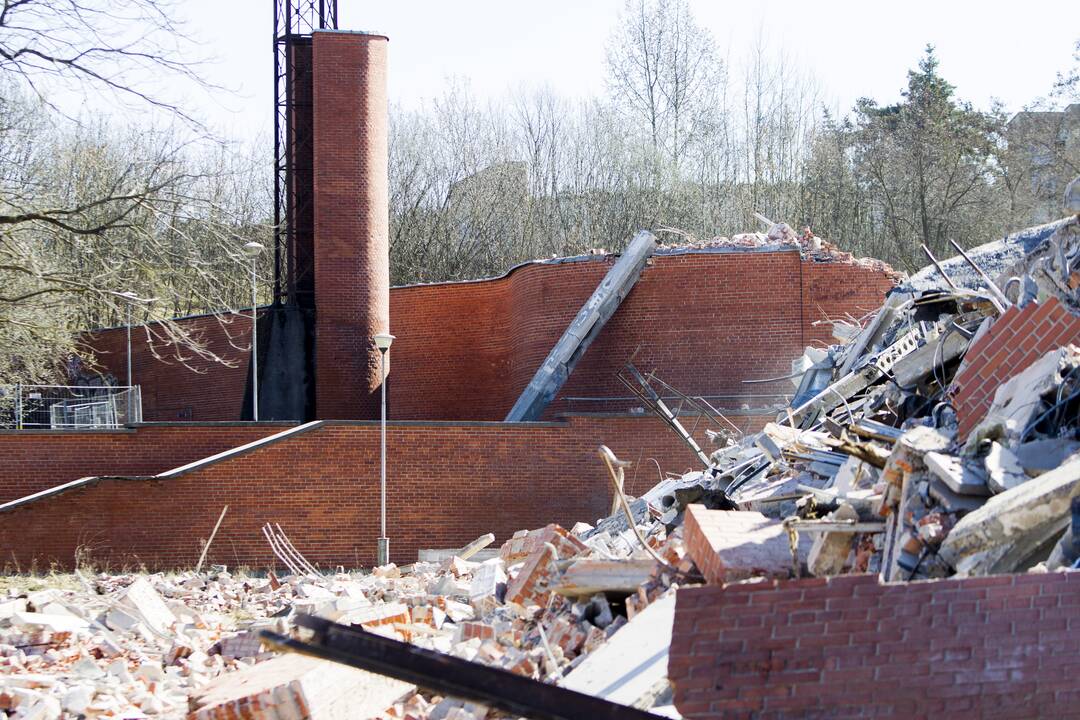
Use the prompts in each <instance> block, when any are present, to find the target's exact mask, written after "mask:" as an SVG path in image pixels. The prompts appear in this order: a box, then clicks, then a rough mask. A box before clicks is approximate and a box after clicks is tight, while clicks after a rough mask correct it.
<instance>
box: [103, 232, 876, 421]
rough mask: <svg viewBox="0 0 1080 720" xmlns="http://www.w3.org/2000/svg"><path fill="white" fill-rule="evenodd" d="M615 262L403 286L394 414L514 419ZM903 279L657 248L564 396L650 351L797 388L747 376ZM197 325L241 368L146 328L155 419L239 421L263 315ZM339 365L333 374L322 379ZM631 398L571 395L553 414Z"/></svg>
mask: <svg viewBox="0 0 1080 720" xmlns="http://www.w3.org/2000/svg"><path fill="white" fill-rule="evenodd" d="M608 260H610V258H609V259H605V258H603V257H597V258H586V259H579V260H570V261H565V262H560V263H531V264H527V265H523V266H521V267H519V268H517V269H516V270H514V271H513V272H510V273H509V274H507V275H505V276H503V277H500V278H493V279H489V280H476V281H472V282H460V283H439V284H431V285H410V286H406V287H399V288H393V289H392V290H391V291H390V318H391V330H392V332H393V333H394V334H395V335H397V340H396V341H395V342H394V346H393V349H392V350H391V355H392V358H393V359H392V363H391V365H392V373H391V376H390V382H389V396H390V414H391V417H392V418H395V419H399V420H403V419H404V420H501V419H502V418H503V417H505V416H506V412H507V411H508V410H509V409H510V407H511V406H512V405H513V404H514V400H516V399H517V396H518V395H519V394H520V393H521V390H522V389H523V388H524V387H525V385H526V384H527V383H528V382H529V379H530V378H531V377H532V375H533V373H535V372H536V369H537V368H538V367H539V366H540V363H542V362H543V361H544V358H545V357H546V355H547V353H548V351H550V350H551V347H552V346H553V345H554V344H555V342H556V341H557V340H558V339H559V337H560V335H561V334H562V332H563V331H564V330H565V329H566V326H567V324H568V323H569V322H570V321H571V320H572V319H573V317H574V314H575V313H576V312H577V311H578V309H580V307H581V304H582V303H583V302H585V300H586V299H587V298H588V297H589V294H590V293H592V291H593V290H594V289H595V288H596V285H597V283H599V282H600V280H601V279H602V278H603V276H604V273H606V272H607V270H608V267H609V263H608ZM891 286H892V282H891V281H890V280H889V278H888V276H887V275H886V274H885V273H883V272H880V271H878V270H874V269H872V268H869V267H864V266H860V265H855V264H851V263H845V262H816V261H813V260H810V259H805V258H801V257H800V256H799V253H798V252H796V251H794V250H771V251H761V250H753V251H752V250H729V251H725V252H717V251H701V250H690V251H685V252H681V253H679V254H674V253H669V254H660V255H656V256H654V257H653V258H652V259H651V260H650V264H649V265H648V266H647V267H646V268H645V270H644V272H643V273H642V275H641V279H640V280H639V281H638V283H637V285H636V286H635V287H634V289H633V290H632V291H631V292H630V294H629V295H628V296H627V298H626V299H625V300H624V301H623V303H622V306H621V307H620V308H619V310H618V312H616V313H615V316H614V317H613V318H612V319H611V320H610V321H609V322H608V324H607V325H606V326H605V327H604V330H603V332H601V333H600V336H599V337H598V338H597V339H596V341H595V342H594V343H593V345H592V346H591V347H590V348H589V350H588V352H586V353H585V356H584V357H583V358H582V360H581V363H580V364H579V365H578V366H577V368H576V369H575V370H574V374H573V375H571V376H570V380H569V381H568V382H567V384H566V386H565V387H564V389H563V392H562V393H561V394H560V397H561V398H566V397H573V396H591V397H596V396H603V397H611V396H626V395H627V392H626V389H625V388H624V387H623V386H622V385H620V384H619V382H618V381H617V380H616V379H615V372H616V371H617V370H618V369H619V368H620V367H622V365H623V363H625V362H626V361H627V360H629V359H630V357H631V356H633V355H634V354H635V352H636V353H637V356H636V358H635V363H637V364H638V366H639V367H641V368H642V369H643V370H655V371H656V373H657V375H658V376H659V377H660V378H662V379H664V380H666V381H668V382H670V383H672V384H673V385H675V387H678V388H679V389H681V390H683V391H684V392H687V393H691V394H698V395H710V396H717V395H723V396H726V397H723V398H720V399H717V400H714V401H713V402H714V404H715V403H719V404H720V405H721V406H725V407H729V408H739V407H741V406H742V405H743V404H744V403H746V404H749V405H751V406H753V407H757V406H759V405H760V404H761V403H763V402H765V400H767V398H756V397H755V396H760V395H767V394H770V393H781V394H787V395H791V394H792V392H793V391H794V388H793V387H792V385H791V383H790V382H787V381H781V382H778V383H769V384H754V385H746V384H743V382H742V381H743V380H747V379H754V378H767V377H778V376H782V375H787V374H788V373H789V372H791V364H790V363H791V360H792V359H793V358H795V357H798V356H799V355H800V354H801V353H802V350H803V347H804V346H806V345H819V346H821V345H825V344H828V343H829V342H831V340H830V333H831V330H832V328H831V326H830V325H829V324H828V323H827V322H826V321H827V320H828V319H835V318H842V317H845V316H847V315H852V316H856V317H857V316H861V315H863V314H866V313H868V312H870V311H872V310H874V309H876V308H877V307H878V306H880V305H881V302H882V298H883V296H884V294H885V292H886V291H887V290H888V289H889V288H890V287H891ZM321 297H322V295H320V298H321ZM349 302H354V300H350V301H349ZM184 322H192V323H197V324H198V325H199V328H200V329H201V330H202V331H203V332H204V333H205V336H206V338H207V341H208V343H209V344H210V345H211V347H212V349H214V350H215V351H217V352H220V353H222V354H224V355H226V356H228V357H230V358H232V359H234V360H236V361H237V367H235V368H234V369H230V368H226V367H223V366H220V365H211V366H206V367H203V366H202V365H200V367H199V369H200V370H201V371H202V372H201V374H196V373H193V372H191V371H190V370H187V369H186V368H184V367H183V366H181V365H179V364H173V365H162V364H160V363H158V362H157V361H156V360H154V359H153V358H152V357H150V356H149V353H148V352H147V348H146V344H145V341H144V340H143V339H142V338H143V337H144V335H143V334H142V333H141V332H140V331H139V330H138V329H137V330H136V333H135V334H134V336H133V337H134V340H135V348H134V357H135V382H136V383H141V384H142V385H143V410H144V417H145V419H146V420H148V421H150V420H174V419H178V418H183V419H189V420H236V419H238V418H239V416H240V406H241V403H242V402H243V396H244V383H245V381H246V373H247V372H248V364H247V353H246V350H245V351H239V350H237V349H236V348H235V347H233V345H236V346H238V347H240V348H246V346H247V343H248V339H249V336H248V334H247V333H248V332H249V331H250V322H245V321H244V320H243V319H242V318H241V321H240V322H238V323H233V324H232V325H229V326H228V329H229V332H230V334H232V335H234V336H235V337H234V339H233V341H232V345H231V344H230V343H229V342H228V340H227V338H226V337H225V334H224V333H223V332H221V331H220V330H219V329H216V320H215V319H214V318H194V319H192V320H190V321H184ZM90 344H91V345H94V346H96V347H99V348H102V349H103V350H105V351H107V352H105V353H103V354H102V355H101V357H100V360H101V361H102V363H104V364H105V366H106V367H107V368H109V370H110V371H111V372H112V373H113V375H115V376H116V377H118V378H122V377H123V376H124V372H125V369H124V362H125V355H124V330H123V328H119V329H113V330H105V331H101V332H99V333H97V334H95V335H94V336H93V337H92V338H91V340H90ZM342 367H344V366H342ZM354 371H355V369H354V370H353V371H350V372H354ZM329 377H330V376H327V375H325V373H324V374H322V375H320V378H321V379H320V381H319V382H320V383H321V382H323V381H325V380H327V379H328V378H329ZM340 382H346V380H345V379H340ZM631 404H636V403H629V402H623V403H622V407H617V408H612V407H602V406H597V405H593V404H585V403H576V404H570V403H567V402H566V401H564V400H560V401H557V402H556V403H555V404H554V405H553V406H552V408H551V413H550V414H549V417H553V416H554V415H553V413H557V412H560V411H564V410H567V409H573V410H576V411H590V410H601V409H602V410H611V409H619V410H625V409H626V407H627V406H629V405H631ZM345 414H347V413H345Z"/></svg>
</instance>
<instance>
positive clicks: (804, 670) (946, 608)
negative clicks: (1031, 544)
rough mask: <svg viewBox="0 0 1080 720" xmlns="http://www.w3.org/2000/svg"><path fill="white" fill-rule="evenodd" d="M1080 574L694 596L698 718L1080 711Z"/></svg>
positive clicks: (683, 647) (674, 669)
mask: <svg viewBox="0 0 1080 720" xmlns="http://www.w3.org/2000/svg"><path fill="white" fill-rule="evenodd" d="M1078 630H1080V572H1072V573H1049V574H1030V575H1003V576H993V577H980V578H967V579H948V580H937V581H922V582H912V583H900V584H894V585H882V584H879V582H878V579H877V576H876V575H849V576H842V577H835V578H828V579H825V578H820V579H818V578H815V579H807V580H790V581H769V582H759V583H748V584H736V585H728V586H727V587H718V586H708V587H698V588H688V589H681V590H679V591H678V595H677V597H676V605H675V621H674V629H673V636H672V643H671V654H670V657H669V660H668V676H669V677H670V678H671V680H672V683H673V684H674V687H675V705H676V707H677V708H678V710H679V712H681V713H682V716H683V717H684V718H688V719H689V718H723V717H755V718H787V717H808V716H809V717H826V716H828V717H836V716H839V717H853V718H854V717H865V718H871V717H883V716H889V717H946V716H955V714H959V715H961V716H972V717H988V716H993V717H1001V718H1026V717H1065V716H1068V717H1073V716H1075V715H1076V713H1075V712H1074V711H1073V710H1072V708H1075V707H1076V703H1077V702H1078V701H1080V686H1078V685H1077V683H1076V673H1077V672H1078V671H1080V632H1078Z"/></svg>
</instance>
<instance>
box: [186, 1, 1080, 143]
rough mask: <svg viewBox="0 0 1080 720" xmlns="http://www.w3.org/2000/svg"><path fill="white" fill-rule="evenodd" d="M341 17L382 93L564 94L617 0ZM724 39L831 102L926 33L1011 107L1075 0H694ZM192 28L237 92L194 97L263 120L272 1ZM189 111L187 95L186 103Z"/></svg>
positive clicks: (851, 92) (1046, 70)
mask: <svg viewBox="0 0 1080 720" xmlns="http://www.w3.org/2000/svg"><path fill="white" fill-rule="evenodd" d="M339 4H340V12H341V22H340V23H339V25H340V27H341V29H344V30H374V31H378V32H382V33H384V34H386V35H387V36H389V38H390V97H391V101H392V102H399V103H403V104H405V105H412V104H415V103H416V102H417V101H418V99H420V98H424V97H432V96H434V95H436V94H438V93H439V92H440V90H441V88H442V86H443V85H444V84H445V80H446V78H447V77H448V76H451V75H455V76H463V77H466V78H468V79H469V81H470V83H471V86H472V88H473V90H474V92H475V93H476V94H477V95H478V96H480V97H482V98H484V97H495V96H499V95H501V94H502V93H504V92H505V91H506V90H508V89H509V88H511V87H513V86H516V85H518V84H520V83H522V82H525V83H534V84H549V85H551V86H552V87H553V88H554V89H555V90H557V91H558V92H560V93H562V94H565V95H569V96H584V95H588V94H592V93H599V92H601V91H602V90H603V77H604V44H605V42H606V40H607V38H608V35H609V33H610V31H611V29H612V27H613V25H614V23H615V20H616V15H617V12H618V10H619V8H621V6H622V0H546V1H545V2H522V1H521V0H457V2H447V1H446V0H438V1H436V0H411V1H407V2H406V1H401V0H398V1H393V2H390V1H384V2H362V1H361V0H339ZM691 6H692V8H693V11H694V13H695V15H696V16H697V18H698V20H699V22H700V23H702V24H703V25H705V26H706V27H708V28H709V29H710V30H711V31H712V33H713V34H714V36H715V37H716V40H717V42H718V44H719V45H720V48H721V52H722V53H724V54H726V55H730V57H732V58H734V59H737V58H738V57H739V56H740V55H741V53H742V52H743V51H744V50H745V48H746V47H747V45H748V44H749V43H750V42H752V40H753V39H754V38H755V37H756V36H757V35H758V33H759V32H760V33H763V34H764V36H765V37H766V38H767V39H768V43H769V45H770V46H772V47H774V48H779V47H783V49H784V50H785V52H788V53H789V54H791V55H792V56H793V57H794V58H795V59H796V60H798V61H799V62H800V64H802V65H804V66H805V67H806V69H808V70H810V71H811V72H812V73H813V74H814V75H815V77H816V78H817V80H818V81H819V83H820V84H821V85H822V87H823V88H824V90H825V91H826V93H827V94H828V95H829V96H830V97H832V98H833V100H834V102H833V103H832V104H833V105H834V106H836V107H839V108H840V109H842V110H845V111H846V110H848V109H850V107H851V106H852V104H853V103H854V101H855V99H856V98H858V97H860V96H870V97H873V98H875V99H877V100H879V101H891V100H895V99H896V98H898V96H899V91H900V89H901V87H902V86H903V85H904V82H905V79H906V71H907V70H908V69H909V68H912V67H914V66H915V64H916V63H917V61H918V59H919V57H920V56H921V54H922V48H923V46H924V45H925V44H926V43H927V42H929V43H932V44H934V45H935V46H936V47H937V51H938V56H939V58H940V60H941V72H942V74H943V75H944V76H945V78H946V79H948V80H949V81H950V82H952V83H953V84H954V85H956V86H957V93H958V95H959V96H960V97H961V98H963V99H966V100H970V101H972V102H973V103H975V105H976V106H978V107H983V108H985V107H988V106H989V103H990V99H991V98H992V97H996V98H999V99H1000V100H1002V101H1003V102H1004V103H1005V105H1006V106H1007V107H1008V108H1009V109H1010V110H1017V109H1019V108H1020V107H1021V106H1022V105H1024V104H1025V103H1028V102H1030V101H1031V100H1032V99H1034V98H1035V97H1037V96H1040V95H1045V94H1046V93H1047V92H1048V91H1049V89H1050V86H1051V85H1052V83H1053V80H1054V76H1055V73H1056V72H1057V71H1060V70H1064V69H1066V68H1068V67H1070V66H1071V64H1072V48H1073V44H1074V42H1075V41H1076V40H1077V39H1078V38H1080V2H1077V1H1076V0H1023V1H1022V2H1016V1H1015V0H1014V1H1013V2H1008V3H1006V2H998V1H997V0H989V1H985V2H967V1H964V2H960V1H959V0H954V1H950V0H933V1H932V2H927V1H925V0H905V1H904V2H900V3H888V4H886V3H875V2H868V1H867V0H861V1H860V2H856V1H854V0H851V1H848V0H829V1H824V0H822V1H817V2H813V1H808V0H761V1H759V2H721V1H719V0H713V1H707V0H696V1H695V0H691ZM186 7H187V13H188V21H189V31H190V32H191V33H192V34H193V35H195V36H196V37H198V38H199V39H200V40H201V41H202V42H203V43H204V45H205V49H206V51H207V52H208V53H212V54H213V55H215V56H216V58H217V62H216V63H215V64H213V65H212V66H211V67H210V68H209V69H208V72H207V73H206V74H207V75H208V76H209V77H210V79H211V80H212V81H214V82H216V83H219V84H222V85H225V86H228V87H229V88H232V89H236V90H238V91H239V92H240V97H237V98H227V97H219V98H218V100H217V101H216V102H211V101H206V100H199V99H196V98H195V97H193V98H192V101H193V102H194V103H196V107H197V108H200V112H201V113H202V114H203V116H204V117H205V119H206V120H208V121H210V123H211V124H212V125H214V126H215V127H217V128H219V129H220V130H222V131H224V132H225V133H226V134H228V135H232V136H234V137H235V136H237V135H247V134H250V133H265V134H266V135H267V136H269V133H270V129H271V127H272V126H271V123H272V115H271V104H272V97H273V95H272V92H273V88H272V69H271V68H272V62H273V58H272V55H271V40H272V38H271V36H272V25H271V20H272V14H271V2H270V0H231V1H230V0H190V1H189V3H188V4H187V6H186ZM192 109H193V110H194V109H195V108H192Z"/></svg>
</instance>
